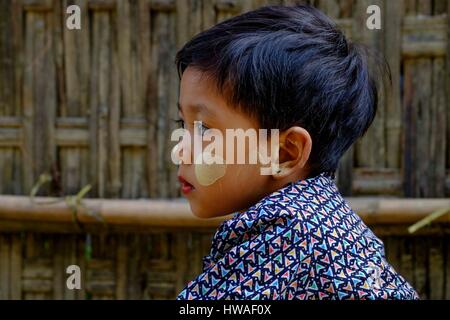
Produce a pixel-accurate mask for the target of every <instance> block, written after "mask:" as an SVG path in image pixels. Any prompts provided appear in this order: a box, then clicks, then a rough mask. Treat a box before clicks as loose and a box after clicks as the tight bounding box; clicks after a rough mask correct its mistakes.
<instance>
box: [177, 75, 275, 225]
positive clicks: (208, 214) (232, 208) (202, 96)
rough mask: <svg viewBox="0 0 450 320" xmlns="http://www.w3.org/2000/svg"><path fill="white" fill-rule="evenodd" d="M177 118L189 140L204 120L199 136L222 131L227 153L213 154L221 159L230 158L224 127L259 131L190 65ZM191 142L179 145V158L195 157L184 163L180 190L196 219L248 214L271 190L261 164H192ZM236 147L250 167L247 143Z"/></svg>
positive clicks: (269, 178) (204, 148) (184, 141)
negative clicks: (188, 135)
mask: <svg viewBox="0 0 450 320" xmlns="http://www.w3.org/2000/svg"><path fill="white" fill-rule="evenodd" d="M179 117H180V120H181V122H182V124H183V126H184V128H185V129H186V130H187V131H188V132H189V133H190V136H191V137H194V122H195V121H201V123H202V127H201V128H198V130H197V131H196V132H200V133H201V134H203V135H208V130H209V129H216V130H218V131H217V132H219V131H220V132H221V133H222V137H223V152H221V151H220V150H215V152H214V156H220V157H221V158H223V159H224V160H227V159H226V151H225V146H226V145H227V139H226V129H242V130H243V131H246V130H247V129H255V130H258V128H259V127H258V123H257V121H256V120H254V119H252V118H250V117H248V116H247V115H244V114H242V113H239V112H238V111H236V109H235V108H232V107H231V106H229V105H228V104H227V102H226V100H225V98H224V97H223V96H222V95H221V94H219V93H218V92H217V90H216V88H215V85H214V83H213V82H212V80H210V79H209V78H208V77H206V76H205V74H204V73H202V72H201V71H198V70H197V69H195V68H193V67H188V68H187V69H186V70H185V71H184V73H183V76H182V78H181V84H180V98H179ZM209 132H212V130H211V131H209ZM256 132H258V131H256ZM192 139H193V138H192ZM192 139H191V140H190V141H188V140H189V139H183V141H182V142H180V143H179V144H178V145H177V151H179V154H181V155H182V156H183V158H184V157H185V156H188V159H189V158H190V159H191V160H190V163H191V164H186V163H183V162H181V163H180V165H179V169H178V177H179V180H180V185H181V191H182V192H183V194H184V196H185V197H186V198H187V200H188V201H189V204H190V207H191V210H192V211H193V213H194V214H195V215H196V216H198V217H201V218H212V217H218V216H223V215H227V214H230V213H234V212H237V211H241V210H245V209H247V208H248V207H250V206H251V205H253V204H255V203H256V202H257V201H258V200H260V199H261V198H263V197H264V196H265V195H266V194H268V193H270V192H271V191H272V189H273V186H272V181H271V177H270V176H268V175H261V171H260V168H261V164H259V161H257V163H256V164H226V165H217V164H216V165H214V164H213V165H205V164H203V165H198V164H194V152H195V151H194V148H193V143H192ZM210 143H211V142H202V146H203V150H207V148H206V147H207V146H208V145H209V144H210ZM234 145H235V147H234V154H235V155H237V152H242V154H245V159H246V163H248V162H249V161H248V159H249V153H250V151H249V143H248V139H247V140H246V142H245V143H244V146H243V148H245V150H237V148H238V144H237V143H236V141H234ZM235 160H236V158H235ZM234 163H236V161H234ZM264 167H266V166H264Z"/></svg>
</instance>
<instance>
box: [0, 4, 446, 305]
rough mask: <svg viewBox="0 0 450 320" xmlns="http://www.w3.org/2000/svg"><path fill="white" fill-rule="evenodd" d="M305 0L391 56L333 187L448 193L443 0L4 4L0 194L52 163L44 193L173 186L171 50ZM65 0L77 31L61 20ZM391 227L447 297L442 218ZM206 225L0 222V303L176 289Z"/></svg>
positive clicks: (409, 261) (203, 246)
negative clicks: (377, 15)
mask: <svg viewBox="0 0 450 320" xmlns="http://www.w3.org/2000/svg"><path fill="white" fill-rule="evenodd" d="M300 2H309V3H311V4H313V5H316V6H318V7H319V8H321V9H322V10H324V11H325V12H326V13H327V14H328V15H330V16H331V17H332V18H334V19H335V20H336V21H337V22H338V24H339V25H340V26H341V27H342V29H343V30H344V31H345V33H346V34H347V35H348V36H349V37H350V38H351V39H354V40H358V41H362V42H364V43H367V44H369V45H371V46H372V47H374V48H376V49H378V50H379V51H380V52H382V53H384V55H385V56H386V59H387V60H388V62H389V64H390V66H391V70H392V79H393V86H392V88H390V89H389V90H386V91H385V92H382V93H381V94H380V106H379V112H378V115H377V118H376V120H375V123H374V125H373V126H372V128H371V129H370V130H369V132H368V133H367V135H366V136H365V137H364V139H362V140H361V141H360V142H358V143H357V144H356V145H355V146H354V147H352V148H351V150H349V152H348V153H347V154H346V155H345V156H344V158H343V160H342V161H341V166H340V169H339V172H338V181H339V187H340V189H341V191H342V192H343V193H344V194H345V195H347V196H349V195H352V196H359V195H369V194H370V195H380V194H382V195H393V196H407V197H445V196H449V195H450V171H449V170H450V107H449V105H450V103H449V101H450V94H449V88H450V55H449V52H450V41H449V34H450V31H449V29H450V1H449V0H396V1H387V0H321V1H293V0H283V1H281V0H280V1H266V0H75V1H68V0H63V1H60V0H7V1H1V2H0V194H28V193H29V192H30V190H31V188H32V186H33V185H34V183H35V182H36V181H37V179H38V177H39V175H40V174H42V173H44V172H46V173H49V174H50V175H51V177H52V181H51V184H49V185H46V186H44V187H43V188H41V189H40V190H39V193H38V195H42V196H61V195H68V194H73V193H75V192H77V191H78V190H80V189H81V188H82V187H83V186H85V185H86V184H88V183H90V184H92V186H93V189H92V190H91V191H90V192H89V194H88V195H87V196H88V197H95V198H98V197H103V198H141V197H142V198H161V197H163V198H173V197H178V196H179V195H180V194H179V191H178V188H177V183H176V172H175V170H176V168H175V166H174V165H173V164H172V163H171V161H170V152H169V150H170V148H171V147H172V143H171V142H170V141H169V137H170V134H169V133H170V132H171V130H172V129H173V128H174V126H175V124H174V123H173V121H171V119H173V118H174V117H175V115H176V110H177V107H176V102H177V98H178V81H179V80H178V77H177V74H176V70H175V66H174V64H173V60H174V56H175V53H176V51H177V50H178V49H179V48H180V47H181V46H182V45H183V44H184V43H185V42H186V41H187V40H188V39H189V38H190V37H191V36H193V35H194V34H196V33H197V32H199V31H201V30H203V29H205V28H207V27H209V26H212V25H213V24H215V23H217V22H218V21H222V20H223V19H226V18H228V17H231V16H234V15H236V14H239V13H241V12H244V11H247V10H251V9H253V8H256V7H259V6H261V5H265V4H275V3H283V4H292V3H300ZM72 3H75V4H78V5H79V6H80V8H81V12H82V30H79V31H71V30H67V29H66V28H65V18H66V14H65V8H66V7H67V6H68V5H69V4H72ZM372 4H377V5H379V6H380V7H381V9H382V17H383V29H382V30H380V31H369V30H368V29H367V28H365V18H366V17H367V15H366V13H365V12H366V8H367V6H368V5H372ZM0 206H1V204H0ZM0 224H2V222H1V221H0ZM375 228H377V226H375ZM54 229H57V227H55V228H54ZM385 230H386V227H385V226H383V227H382V228H381V227H380V228H379V229H378V231H379V232H380V233H381V234H383V235H382V237H383V239H384V240H385V243H386V246H387V254H388V256H389V259H390V260H392V261H393V264H394V266H395V267H396V268H397V269H398V270H399V271H400V272H401V273H402V274H405V276H406V277H407V279H408V280H409V281H411V282H412V283H413V285H414V286H415V287H416V288H417V289H418V290H419V292H420V293H421V295H422V296H423V297H425V298H447V299H449V298H450V269H449V266H450V260H449V259H450V251H449V250H450V249H449V238H448V228H442V229H440V228H437V229H436V230H433V232H431V231H430V233H429V234H428V235H419V236H414V237H410V236H407V235H405V234H404V232H399V230H398V228H397V227H396V228H393V230H392V232H390V233H384V232H385ZM212 232H213V231H212V230H210V231H208V232H206V231H205V232H197V231H186V232H176V231H170V230H168V231H165V232H162V231H156V230H155V231H154V232H153V231H152V232H146V233H141V234H134V233H129V234H126V233H123V232H107V233H104V234H100V233H93V234H91V235H88V234H79V233H73V234H71V233H69V234H67V233H60V232H58V231H55V232H52V233H39V232H36V231H33V230H29V229H27V230H24V231H14V232H12V231H9V232H6V231H5V232H1V233H0V299H12V298H16V299H18V298H23V299H41V298H60V299H91V298H92V299H111V298H115V299H122V298H124V299H130V298H137V299H141V298H142V299H154V298H173V297H175V295H176V293H178V292H179V291H180V290H181V288H182V287H183V285H184V284H185V283H186V282H187V281H188V280H190V279H192V278H193V277H194V276H195V275H196V274H197V273H198V272H199V271H200V267H201V257H202V256H203V255H204V254H206V253H207V250H208V247H209V245H210V239H211V235H212ZM89 248H91V249H89ZM91 250H92V251H91ZM72 263H75V264H79V265H80V267H81V269H82V274H83V282H82V283H83V287H82V290H80V291H71V290H67V288H66V287H65V279H66V274H65V267H66V266H67V265H70V264H72Z"/></svg>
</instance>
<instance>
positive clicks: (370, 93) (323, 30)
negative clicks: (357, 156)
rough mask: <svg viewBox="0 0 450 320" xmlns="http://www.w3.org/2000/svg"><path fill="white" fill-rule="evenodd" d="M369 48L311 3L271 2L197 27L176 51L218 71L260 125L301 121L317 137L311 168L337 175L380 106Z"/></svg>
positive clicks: (184, 61) (222, 88) (179, 59)
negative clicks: (352, 39) (341, 162)
mask: <svg viewBox="0 0 450 320" xmlns="http://www.w3.org/2000/svg"><path fill="white" fill-rule="evenodd" d="M368 57H369V55H368V54H367V51H366V50H365V47H364V46H362V45H356V44H353V43H350V42H349V41H348V40H347V39H346V37H345V36H344V34H343V33H342V31H340V30H339V29H338V28H337V26H336V24H335V23H334V22H333V21H332V20H331V19H330V18H329V17H327V16H326V15H325V14H324V13H322V12H321V11H320V10H318V9H316V8H314V7H312V6H309V5H296V6H265V7H261V8H259V9H256V10H254V11H249V12H246V13H243V14H241V15H239V16H236V17H233V18H230V19H228V20H225V21H223V22H221V23H219V24H217V25H215V26H213V27H212V28H210V29H208V30H206V31H203V32H201V33H199V34H197V35H196V36H195V37H194V38H192V39H191V40H190V41H189V42H187V43H186V44H185V45H184V46H183V48H181V50H180V51H179V52H178V53H177V55H176V60H175V63H176V66H177V69H178V74H179V76H180V78H181V76H182V74H183V72H184V70H185V69H186V68H187V67H188V66H192V67H195V68H196V69H198V70H200V71H203V72H205V74H208V75H209V76H211V77H212V79H213V80H214V81H215V83H216V84H217V88H218V89H219V92H221V93H227V94H226V96H227V99H228V102H229V103H230V104H231V105H233V106H236V108H238V109H240V110H241V111H243V112H244V113H246V114H248V115H250V116H254V117H256V119H257V120H258V121H259V123H260V126H261V128H267V129H269V128H271V129H280V130H286V129H288V128H290V127H292V126H295V125H298V126H301V127H303V128H305V129H306V130H307V131H308V132H309V133H310V135H311V138H312V140H313V146H312V151H311V155H310V159H309V161H308V166H309V170H310V172H309V176H315V175H317V174H319V173H322V172H329V173H332V174H333V175H334V172H335V171H336V170H337V167H338V164H339V159H340V158H341V157H342V155H343V154H344V152H345V151H346V150H347V149H348V148H349V147H350V146H351V145H352V144H353V143H354V142H355V141H356V139H358V138H359V137H361V136H363V135H364V134H365V132H366V131H367V129H368V128H369V126H370V125H371V123H372V122H373V120H374V117H375V114H376V110H377V103H378V101H377V96H378V93H377V81H376V80H375V78H374V76H373V75H372V72H371V71H369V63H368Z"/></svg>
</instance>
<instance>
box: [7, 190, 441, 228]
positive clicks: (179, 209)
mask: <svg viewBox="0 0 450 320" xmlns="http://www.w3.org/2000/svg"><path fill="white" fill-rule="evenodd" d="M58 199H59V200H60V201H58ZM34 201H35V202H33V201H31V200H30V198H29V197H27V196H11V195H1V196H0V223H1V221H21V222H27V221H28V222H33V221H34V222H42V223H44V222H45V223H71V222H73V207H72V208H71V207H70V206H69V205H68V204H67V203H66V202H64V201H61V199H60V198H51V197H35V198H34ZM347 202H348V204H349V205H350V207H351V208H352V209H353V210H354V211H355V212H357V213H358V215H359V216H360V217H361V218H362V219H363V220H364V222H365V223H367V224H412V223H415V222H417V221H419V220H420V219H423V218H424V217H426V216H427V215H429V214H431V213H432V212H434V211H436V210H439V209H442V208H446V207H450V199H386V198H348V199H347ZM82 204H83V206H79V207H77V212H76V216H77V220H78V222H79V223H81V224H95V223H97V224H98V223H100V222H99V219H98V217H97V216H98V215H99V216H101V218H102V220H103V222H104V223H106V224H109V225H117V226H126V225H128V226H133V225H136V226H147V227H148V226H150V227H177V228H195V227H208V228H210V227H216V226H218V225H219V224H220V222H222V221H223V220H225V219H227V218H230V217H231V216H225V217H220V218H213V219H200V218H197V217H195V216H194V215H193V214H192V213H191V211H190V209H189V205H188V203H187V202H186V201H185V200H183V199H173V200H149V199H139V200H125V199H83V200H82ZM92 212H94V213H95V215H93V214H92ZM443 221H450V220H449V217H448V216H443V217H441V218H440V219H438V220H437V221H436V222H443Z"/></svg>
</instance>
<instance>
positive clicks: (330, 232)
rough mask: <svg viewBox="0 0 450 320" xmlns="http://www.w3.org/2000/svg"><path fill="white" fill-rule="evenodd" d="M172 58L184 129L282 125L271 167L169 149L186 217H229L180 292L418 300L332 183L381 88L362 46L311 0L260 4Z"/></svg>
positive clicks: (187, 142) (188, 295)
mask: <svg viewBox="0 0 450 320" xmlns="http://www.w3.org/2000/svg"><path fill="white" fill-rule="evenodd" d="M176 63H177V66H178V70H179V72H180V75H181V84H180V97H179V113H180V118H181V120H180V121H181V122H182V123H183V127H184V129H185V130H186V132H189V133H191V134H192V133H193V132H194V131H195V129H196V128H194V124H198V123H200V126H199V129H200V134H201V135H207V134H208V132H212V130H215V131H216V132H223V133H224V135H225V132H226V130H230V129H240V130H242V131H244V132H246V131H247V130H252V129H255V130H258V129H278V130H279V137H278V139H279V141H278V142H279V148H277V149H274V150H271V152H272V155H273V154H274V153H276V154H275V156H276V160H277V170H275V171H273V172H271V174H269V175H266V174H264V175H263V174H261V166H262V164H261V163H256V164H232V161H230V159H226V163H225V164H224V163H217V162H215V163H213V164H211V163H210V164H199V163H195V161H186V159H192V158H193V157H195V156H196V155H195V152H193V151H192V150H193V148H192V146H191V142H192V139H187V138H186V139H183V140H182V142H180V143H179V144H178V145H177V152H178V155H179V157H180V159H181V158H183V159H184V160H183V161H181V163H180V164H179V172H178V174H179V179H180V183H181V189H182V192H183V193H184V195H185V196H186V198H187V200H188V201H189V204H190V206H191V209H192V211H193V213H194V214H195V215H197V216H199V217H202V218H209V217H217V216H223V215H227V214H230V213H235V214H234V215H233V217H232V218H231V219H229V220H227V221H225V222H223V223H222V225H221V226H220V227H219V229H218V230H217V232H216V234H215V235H214V238H213V241H212V248H211V251H210V254H209V255H208V256H206V257H205V258H204V261H203V272H202V273H201V274H200V275H199V276H198V277H197V278H195V279H194V280H192V281H191V282H189V283H188V284H187V286H186V287H185V288H184V290H183V291H182V292H181V293H180V294H179V296H178V299H418V295H417V293H416V292H415V290H414V289H413V288H412V287H411V286H410V285H409V284H408V283H407V282H406V281H405V279H404V278H403V277H402V276H400V275H399V274H398V273H397V272H396V271H395V270H394V269H393V268H392V266H391V265H389V263H388V262H387V261H386V257H385V253H384V246H383V243H382V242H381V240H379V239H378V238H377V237H376V236H375V235H374V234H373V233H372V232H371V231H370V230H369V229H368V227H367V226H366V225H365V224H364V223H363V222H362V221H361V219H360V218H359V217H358V216H357V214H355V212H353V211H352V209H351V208H350V207H349V206H348V204H347V203H346V201H345V200H344V199H343V198H342V196H341V195H340V193H339V191H338V189H337V187H336V184H335V180H334V172H335V171H336V169H337V167H338V162H339V159H340V158H341V157H342V155H343V153H344V152H345V151H346V150H347V149H348V148H349V147H350V146H351V145H352V144H353V143H354V142H355V140H356V139H357V138H359V137H361V136H362V135H363V134H364V133H365V132H366V131H367V129H368V128H369V126H370V125H371V123H372V121H373V119H374V117H375V114H376V108H377V87H376V84H375V81H374V80H373V77H372V75H371V74H370V73H369V71H368V65H367V59H366V58H365V56H364V55H363V54H362V52H361V50H360V49H359V47H357V46H356V45H354V44H351V43H349V42H348V41H347V40H346V38H345V37H344V35H343V34H342V33H341V31H339V30H338V29H337V28H336V25H335V24H334V23H333V22H332V21H331V20H330V19H329V18H328V17H327V16H325V15H324V14H323V13H321V12H320V11H318V10H317V9H314V8H313V7H310V6H305V5H301V6H295V7H283V6H269V7H263V8H260V9H258V10H255V11H251V12H247V13H245V14H242V15H240V16H237V17H234V18H231V19H229V20H226V21H224V22H222V23H220V24H218V25H216V26H214V27H212V28H211V29H209V30H206V31H204V32H202V33H200V34H198V35H197V36H195V37H194V38H193V39H192V40H190V41H189V42H188V43H187V44H186V45H185V46H184V47H183V48H182V49H181V50H180V51H179V52H178V54H177V59H176ZM242 131H241V132H242ZM260 140H261V138H260ZM224 142H225V144H228V143H229V142H230V141H229V138H228V137H227V139H225V141H224ZM241 151H243V152H244V153H245V154H246V155H247V156H248V155H250V153H251V152H252V150H251V148H249V147H247V146H244V150H241ZM218 155H219V158H221V159H223V158H224V156H225V153H224V152H221V151H220V150H215V154H214V156H215V157H216V156H218ZM216 159H217V157H216ZM230 163H231V164H230Z"/></svg>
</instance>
